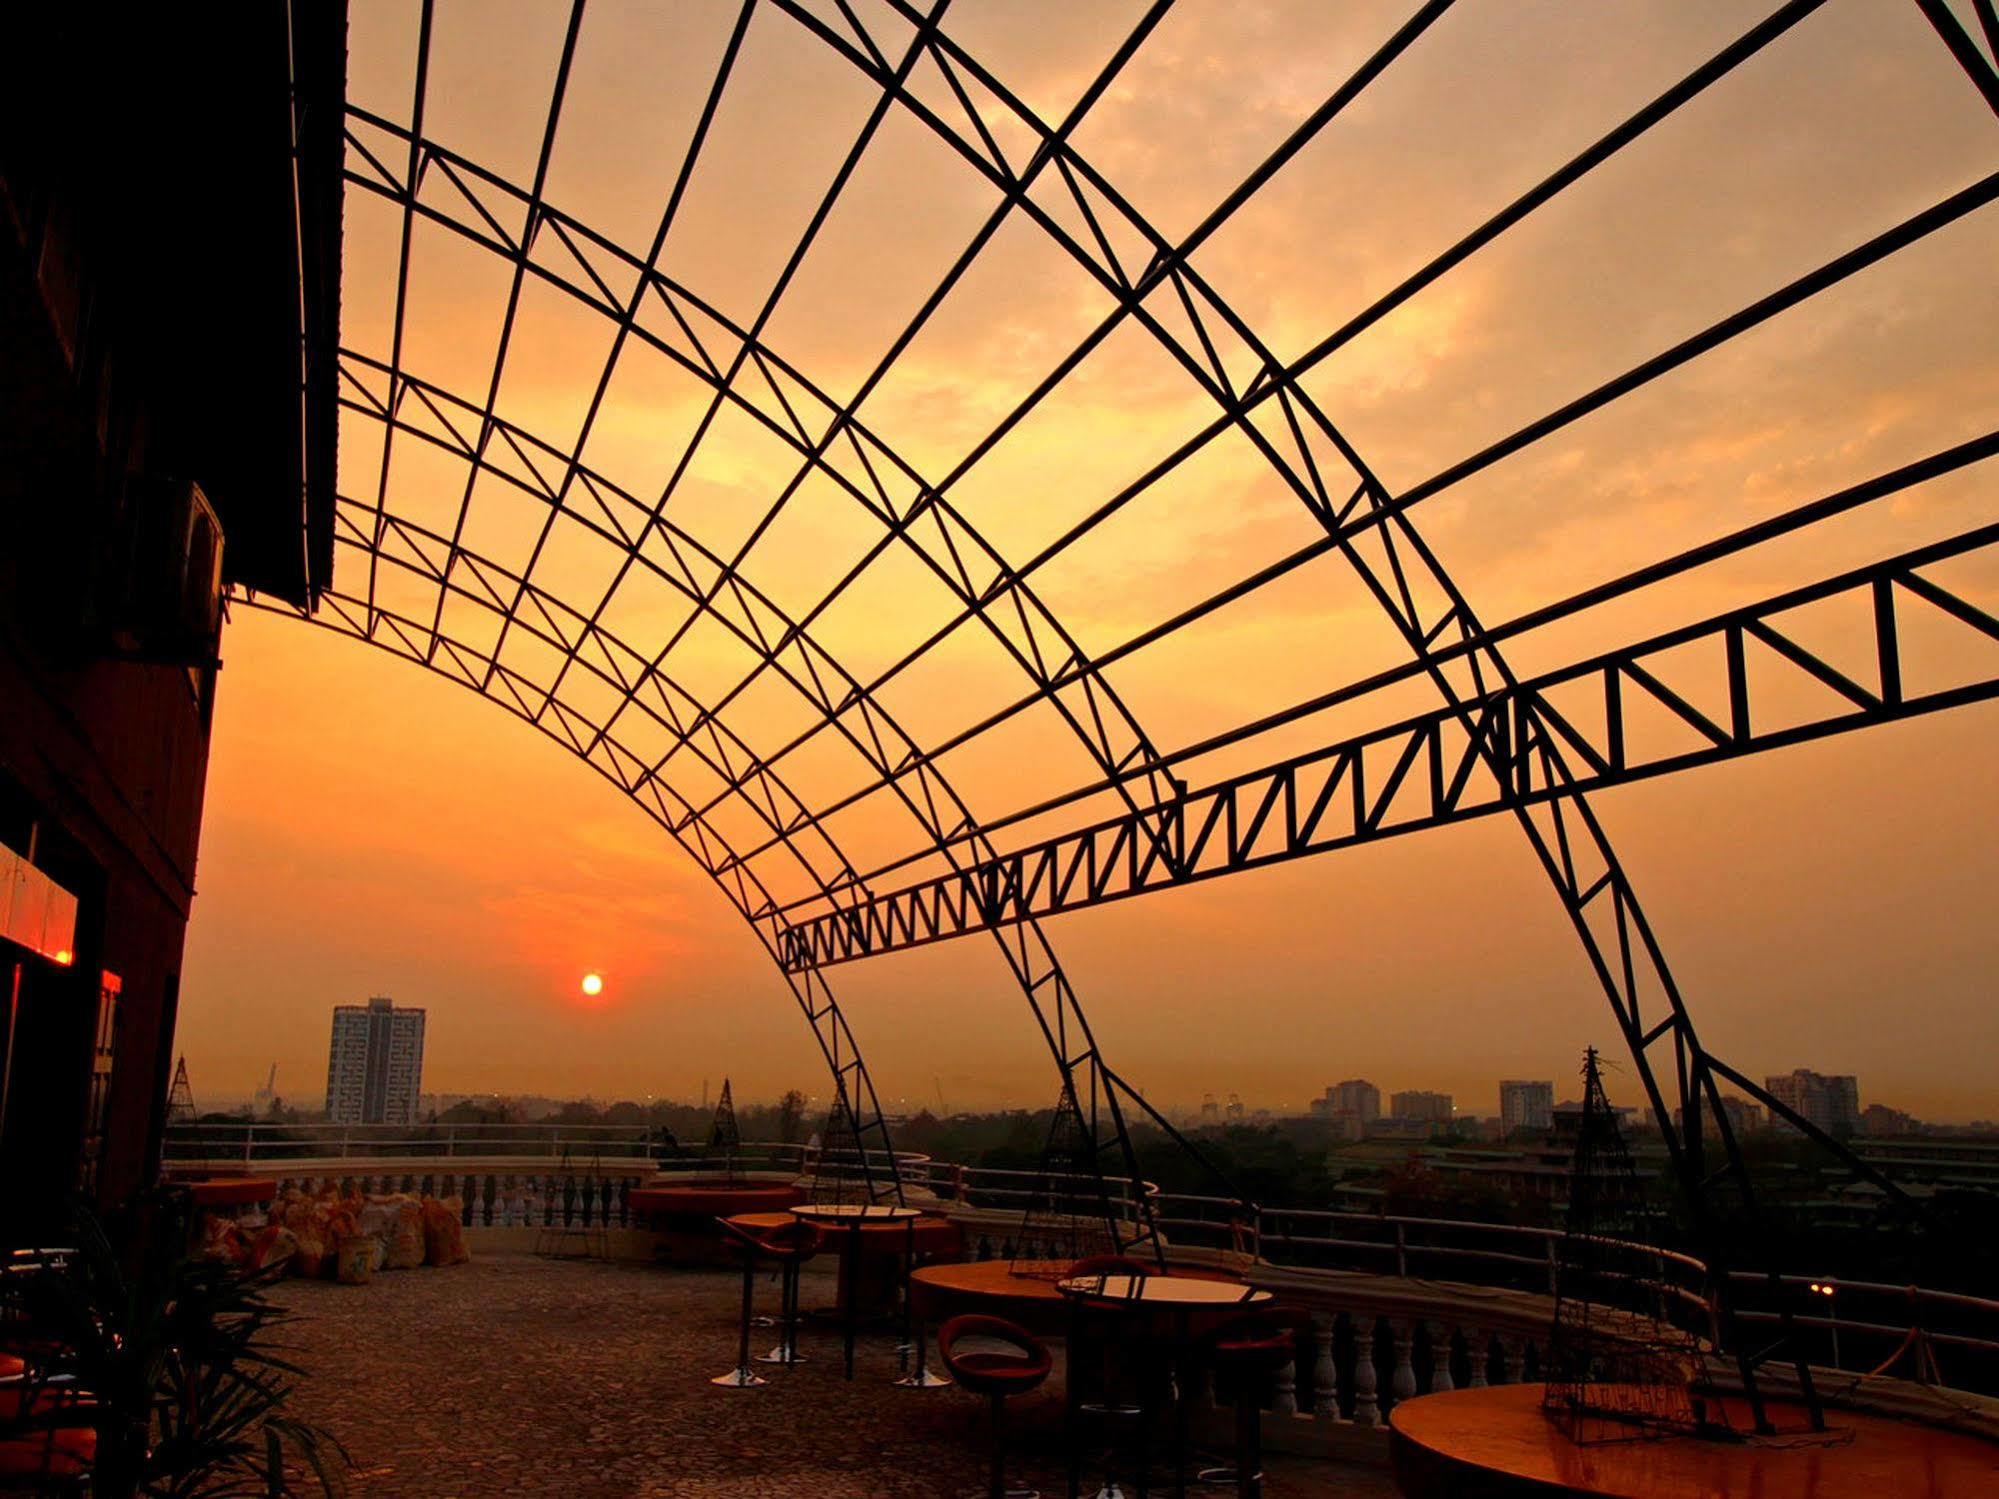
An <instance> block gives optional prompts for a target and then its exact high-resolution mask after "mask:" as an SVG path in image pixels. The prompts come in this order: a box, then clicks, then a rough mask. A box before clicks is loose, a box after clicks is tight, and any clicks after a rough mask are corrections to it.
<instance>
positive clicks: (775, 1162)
mask: <svg viewBox="0 0 1999 1499" xmlns="http://www.w3.org/2000/svg"><path fill="white" fill-rule="evenodd" d="M565 1152H566V1153H567V1161H566V1162H565V1163H563V1164H561V1165H558V1164H557V1162H558V1161H559V1160H561V1158H562V1157H563V1156H564V1154H565ZM848 1155H849V1156H851V1152H849V1153H848ZM167 1160H168V1162H169V1164H170V1165H180V1166H183V1167H202V1168H207V1169H210V1170H213V1169H217V1168H225V1167H251V1168H255V1169H258V1170H260V1171H262V1172H265V1173H268V1174H270V1175H272V1176H274V1177H276V1178H277V1179H278V1182H279V1187H280V1190H281V1191H282V1190H284V1189H288V1188H291V1187H299V1188H301V1189H303V1190H307V1191H310V1190H314V1189H316V1188H317V1187H318V1186H319V1185H320V1184H322V1183H325V1182H328V1181H332V1182H334V1183H336V1184H337V1185H338V1186H339V1187H340V1188H341V1189H342V1190H348V1189H352V1190H357V1191H362V1192H396V1191H402V1192H425V1193H429V1194H431V1195H434V1196H437V1197H440V1198H448V1197H456V1198H458V1199H459V1203H460V1217H461V1220H462V1221H463V1222H464V1223H465V1224H466V1225H468V1226H471V1227H493V1228H501V1227H542V1226H547V1225H552V1224H563V1223H573V1222H580V1223H583V1224H586V1225H591V1226H596V1225H603V1226H608V1227H632V1226H637V1219H636V1218H635V1217H634V1215H633V1214H632V1212H631V1210H630V1207H629V1202H628V1199H629V1195H630V1192H631V1190H632V1189H633V1188H634V1187H637V1186H640V1185H643V1184H644V1183H645V1182H647V1181H648V1180H651V1179H653V1178H654V1177H655V1176H656V1175H658V1174H660V1173H665V1174H668V1175H673V1174H679V1173H686V1174H689V1175H696V1174H712V1173H714V1172H716V1171H718V1170H721V1169H724V1168H730V1169H734V1170H736V1171H739V1172H744V1173H770V1174H776V1175H789V1176H794V1177H809V1176H811V1175H813V1174H814V1173H815V1172H818V1173H820V1174H825V1173H828V1172H830V1173H835V1174H837V1173H838V1172H839V1171H841V1170H843V1169H848V1168H849V1167H851V1165H852V1162H851V1161H850V1160H846V1159H844V1158H843V1157H842V1156H841V1154H840V1153H838V1152H823V1151H820V1150H818V1149H816V1148H815V1147H813V1146H810V1145H801V1144H795V1143H784V1142H776V1141H755V1142H746V1143H744V1144H742V1145H740V1146H738V1147H736V1148H735V1149H733V1150H732V1151H729V1152H720V1151H710V1150H707V1149H706V1148H704V1147H700V1146H679V1145H669V1144H668V1143H666V1142H665V1141H664V1140H662V1139H660V1138H658V1137H657V1136H656V1135H655V1133H654V1132H653V1131H651V1130H648V1129H647V1128H645V1127H644V1126H636V1125H632V1126H627V1125H568V1124H552V1123H551V1124H539V1125H518V1124H511V1125H462V1124H461V1125H424V1126H414V1127H410V1126H366V1125H360V1126H352V1125H350V1126H341V1125H264V1124H249V1123H244V1124H202V1125H182V1126H176V1127H175V1128H173V1129H171V1130H169V1132H168V1140H167ZM870 1164H871V1166H877V1167H878V1166H880V1165H882V1164H885V1162H882V1161H871V1163H870ZM896 1168H897V1171H898V1173H899V1175H900V1177H901V1180H902V1182H903V1185H904V1187H905V1189H906V1190H908V1191H911V1192H913V1193H915V1194H917V1195H918V1196H919V1198H920V1197H923V1196H928V1197H930V1198H932V1199H933V1200H934V1201H935V1202H936V1203H937V1205H938V1208H939V1210H941V1211H944V1212H948V1213H950V1214H951V1215H952V1216H954V1217H957V1218H959V1219H960V1221H961V1222H962V1223H963V1224H964V1226H965V1228H966V1231H967V1233H966V1239H967V1245H966V1247H967V1252H968V1254H970V1255H971V1256H972V1257H974V1258H982V1259H983V1258H1013V1257H1016V1256H1024V1257H1029V1258H1032V1257H1034V1256H1035V1255H1036V1254H1038V1253H1039V1252H1040V1251H1041V1250H1043V1249H1048V1250H1050V1252H1053V1251H1054V1249H1055V1246H1052V1245H1036V1244H1033V1243H1022V1242H1021V1233H1022V1229H1023V1227H1024V1223H1025V1219H1026V1210H1027V1208H1028V1206H1029V1204H1030V1203H1032V1202H1036V1201H1037V1200H1038V1201H1039V1205H1040V1206H1041V1207H1042V1208H1043V1209H1044V1210H1046V1209H1048V1208H1050V1207H1056V1206H1066V1207H1067V1208H1069V1209H1070V1210H1071V1211H1073V1212H1074V1213H1075V1214H1076V1215H1077V1216H1079V1217H1095V1216H1097V1215H1098V1214H1100V1213H1101V1211H1102V1206H1103V1203H1104V1202H1105V1201H1106V1199H1107V1200H1108V1202H1109V1204H1110V1207H1111V1211H1112V1212H1113V1213H1114V1214H1115V1215H1116V1216H1117V1217H1118V1218H1119V1219H1120V1220H1121V1221H1123V1222H1125V1223H1128V1224H1134V1225H1135V1224H1137V1223H1138V1222H1139V1221H1140V1211H1139V1209H1140V1205H1141V1203H1142V1202H1149V1204H1150V1206H1151V1209H1152V1215H1153V1221H1154V1222H1155V1223H1156V1224H1157V1226H1158V1227H1159V1229H1160V1231H1161V1233H1162V1234H1163V1235H1164V1236H1165V1238H1166V1240H1167V1242H1168V1245H1169V1248H1170V1252H1171V1253H1172V1254H1173V1255H1174V1256H1175V1257H1176V1258H1179V1259H1189V1260H1203V1259H1205V1260H1207V1261H1208V1262H1211V1263H1212V1262H1216V1261H1225V1262H1227V1263H1230V1264H1232V1265H1233V1266H1235V1267H1236V1268H1238V1269H1241V1270H1242V1271H1243V1272H1244V1273H1246V1274H1247V1275H1248V1276H1249V1278H1250V1279H1251V1280H1252V1281H1254V1282H1256V1283H1257V1284H1260V1285H1265V1286H1267V1287H1268V1288H1270V1289H1271V1290H1273V1291H1274V1292H1276V1293H1277V1294H1278V1295H1279V1296H1280V1297H1281V1299H1283V1300H1285V1301H1287V1302H1291V1303H1294V1304H1297V1305H1300V1306H1303V1307H1305V1308H1307V1309H1309V1311H1310V1313H1311V1317H1312V1324H1313V1327H1314V1329H1315V1332H1314V1338H1313V1346H1312V1348H1311V1349H1310V1350H1309V1351H1308V1350H1305V1349H1301V1350H1300V1353H1299V1357H1298V1361H1297V1364H1296V1366H1295V1367H1294V1368H1293V1369H1292V1370H1291V1371H1289V1375H1288V1378H1287V1380H1285V1381H1280V1383H1279V1387H1278V1390H1277V1393H1276V1395H1275V1397H1274V1402H1273V1404H1272V1407H1271V1408H1272V1409H1273V1410H1275V1411H1277V1412H1279V1413H1283V1414H1295V1415H1297V1416H1299V1417H1301V1418H1303V1419H1309V1420H1311V1421H1314V1422H1339V1423H1353V1424H1357V1425H1359V1426H1361V1427H1369V1426H1374V1425H1378V1424H1379V1423H1380V1421H1381V1419H1382V1417H1383V1415H1384V1414H1385V1412H1386V1411H1387V1410H1388V1409H1390V1408H1391V1407H1392V1406H1393V1404H1394V1402H1395V1401H1396V1400H1398V1399H1406V1398H1408V1397H1409V1396H1411V1395H1413V1394H1417V1393H1421V1392H1425V1391H1429V1390H1435V1389H1452V1388H1457V1387H1459V1386H1461V1385H1467V1384H1469V1385H1485V1384H1498V1383H1507V1382H1512V1381H1517V1380H1520V1379H1532V1378H1534V1377H1536V1373H1537V1371H1538V1368H1539V1360H1540V1347H1541V1340H1542V1337H1543V1334H1544V1333H1545V1329H1546V1327H1547V1325H1548V1321H1549V1316H1550V1304H1549V1298H1550V1297H1552V1295H1553V1294H1554V1290H1555V1284H1556V1281H1555V1277H1556V1271H1557V1260H1558V1249H1559V1246H1560V1243H1561V1239H1562V1235H1561V1232H1560V1231H1559V1230H1555V1229H1544V1228H1524V1227H1517V1226H1514V1225H1510V1224H1494V1223H1475V1222H1466V1221H1461V1220H1454V1219H1442V1218H1422V1217H1414V1216H1407V1215H1396V1214H1370V1213H1355V1212H1341V1211H1332V1210H1319V1209H1306V1208H1287V1207H1258V1206H1256V1205H1253V1204H1246V1203H1242V1202H1239V1201H1235V1200H1233V1199H1229V1198H1223V1197H1208V1196H1199V1195H1194V1194H1187V1193H1171V1192H1161V1191H1160V1190H1159V1189H1158V1187H1156V1186H1155V1185H1154V1184H1152V1183H1150V1182H1136V1183H1134V1182H1133V1181H1131V1180H1130V1179H1128V1178H1124V1177H1106V1178H1103V1179H1102V1184H1101V1187H1100V1186H1099V1184H1098V1182H1097V1180H1096V1179H1094V1178H1087V1177H1083V1176H1068V1177H1057V1178H1055V1179H1054V1181H1053V1183H1052V1191H1051V1183H1050V1181H1049V1179H1048V1178H1047V1177H1046V1176H1045V1175H1044V1174H1043V1173H1041V1172H1037V1171H1032V1170H1019V1169H1011V1168H998V1167H981V1166H964V1165H958V1164H955V1163H951V1162H946V1161H938V1160H933V1159H931V1158H930V1157H928V1156H924V1155H920V1154H915V1153H898V1154H897V1157H896ZM1601 1247H1602V1248H1604V1249H1605V1250H1606V1251H1608V1252H1609V1254H1610V1258H1611V1259H1612V1261H1613V1262H1614V1263H1616V1264H1618V1265H1621V1266H1622V1269H1621V1270H1620V1271H1618V1272H1616V1273H1617V1274H1620V1275H1621V1276H1622V1277H1623V1279H1624V1281H1625V1282H1626V1284H1628V1286H1629V1287H1631V1288H1632V1290H1633V1292H1634V1294H1643V1295H1646V1296H1648V1297H1650V1298H1652V1302H1651V1304H1653V1305H1657V1306H1661V1307H1663V1308H1665V1309H1666V1311H1667V1312H1668V1314H1669V1315H1671V1316H1672V1317H1673V1319H1674V1321H1675V1322H1676V1323H1677V1324H1678V1325H1681V1326H1683V1327H1684V1328H1686V1329H1687V1330H1688V1331H1691V1332H1693V1333H1695V1334H1696V1335H1697V1336H1699V1337H1700V1338H1702V1339H1704V1340H1706V1341H1707V1342H1708V1344H1709V1346H1710V1347H1712V1346H1714V1345H1715V1342H1716V1339H1715V1325H1714V1320H1713V1317H1714V1303H1713V1294H1712V1293H1713V1290H1714V1287H1713V1286H1712V1285H1711V1284H1710V1283H1709V1282H1710V1277H1709V1273H1708V1269H1707V1266H1706V1265H1705V1264H1703V1263H1702V1262H1701V1261H1700V1260H1698V1259H1696V1258H1694V1257H1692V1256H1690V1255H1685V1254H1679V1253H1676V1252H1674V1251H1671V1250H1665V1249H1659V1248H1656V1247H1654V1246H1651V1245H1645V1244H1636V1243H1622V1242H1620V1241H1613V1240H1605V1241H1601ZM1730 1282H1731V1284H1730V1289H1731V1292H1732V1294H1733V1297H1734V1313H1735V1316H1736V1317H1737V1318H1738V1319H1740V1321H1741V1322H1742V1323H1743V1324H1745V1325H1746V1326H1748V1327H1750V1328H1756V1327H1762V1326H1774V1325H1775V1324H1777V1323H1779V1322H1780V1321H1781V1320H1782V1319H1783V1317H1784V1316H1785V1314H1786V1313H1787V1312H1788V1314H1789V1316H1790V1318H1791V1320H1792V1322H1793V1324H1794V1325H1795V1326H1797V1327H1799V1328H1801V1329H1803V1330H1804V1332H1805V1334H1806V1336H1807V1337H1808V1338H1812V1339H1817V1340H1818V1341H1817V1342H1816V1343H1815V1344H1812V1345H1810V1346H1811V1356H1812V1358H1813V1360H1814V1362H1816V1363H1819V1364H1821V1365H1822V1366H1823V1367H1826V1368H1830V1369H1833V1370H1839V1371H1845V1372H1847V1373H1850V1374H1854V1375H1865V1374H1867V1373H1869V1372H1885V1373H1895V1374H1901V1375H1906V1376H1908V1377H1911V1378H1914V1379H1917V1380H1920V1381H1924V1382H1927V1383H1930V1384H1937V1385H1948V1386H1950V1387H1952V1388H1954V1389H1956V1390H1959V1391H1999V1301H1992V1300H1986V1299H1984V1298H1980V1297H1976V1296H1967V1295H1961V1294H1957V1293H1952V1292H1943V1291H1933V1290H1928V1289H1924V1288H1921V1287H1910V1286H1893V1285H1883V1284H1877V1283H1872V1282H1862V1281H1843V1280H1837V1279H1834V1278H1831V1277H1812V1276H1808V1275H1780V1276H1774V1277H1773V1276H1769V1275H1764V1274H1760V1273H1754V1272H1737V1273H1735V1274H1734V1275H1732V1276H1731V1277H1730Z"/></svg>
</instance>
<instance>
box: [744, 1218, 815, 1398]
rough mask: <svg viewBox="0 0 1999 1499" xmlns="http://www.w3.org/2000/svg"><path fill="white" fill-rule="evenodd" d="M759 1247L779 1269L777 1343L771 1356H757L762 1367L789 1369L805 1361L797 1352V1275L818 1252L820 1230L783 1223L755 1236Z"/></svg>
mask: <svg viewBox="0 0 1999 1499" xmlns="http://www.w3.org/2000/svg"><path fill="white" fill-rule="evenodd" d="M756 1239H757V1247H758V1249H759V1250H760V1251H761V1252H762V1253H763V1255H764V1257H765V1258H766V1259H771V1260H775V1261H776V1262H777V1268H778V1307H779V1311H778V1320H777V1325H778V1328H779V1331H778V1342H777V1347H775V1348H773V1349H771V1351H770V1352H769V1353H760V1354H758V1355H757V1362H758V1363H760V1364H782V1365H784V1367H785V1368H787V1369H789V1368H790V1367H791V1366H792V1365H794V1364H802V1363H804V1362H805V1355H804V1354H802V1353H800V1352H799V1351H798V1272H799V1270H800V1269H801V1268H802V1267H803V1266H804V1264H805V1262H806V1261H807V1260H809V1259H811V1258H812V1256H813V1255H815V1254H817V1253H818V1252H819V1230H818V1229H816V1228H814V1227H813V1226H812V1225H811V1224H809V1223H807V1222H805V1221H804V1220H803V1219H799V1218H794V1219H792V1220H791V1221H790V1222H789V1223H780V1224H779V1225H778V1226H777V1227H775V1228H772V1229H767V1230H766V1231H765V1232H764V1233H762V1234H761V1235H757V1236H756Z"/></svg>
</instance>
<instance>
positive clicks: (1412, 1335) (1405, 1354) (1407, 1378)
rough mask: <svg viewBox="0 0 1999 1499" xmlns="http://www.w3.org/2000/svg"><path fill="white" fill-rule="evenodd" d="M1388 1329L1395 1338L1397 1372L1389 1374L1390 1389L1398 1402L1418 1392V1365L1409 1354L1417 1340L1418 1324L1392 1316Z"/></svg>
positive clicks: (1410, 1397)
mask: <svg viewBox="0 0 1999 1499" xmlns="http://www.w3.org/2000/svg"><path fill="white" fill-rule="evenodd" d="M1388 1331H1389V1335H1390V1336H1391V1337H1393V1338H1394V1339H1395V1372H1394V1373H1392V1374H1390V1375H1389V1376H1388V1390H1389V1393H1390V1394H1392V1395H1393V1396H1394V1397H1395V1398H1396V1400H1397V1401H1398V1402H1400V1401H1404V1400H1409V1399H1412V1398H1413V1397H1414V1396H1415V1394H1416V1365H1415V1362H1414V1361H1413V1360H1412V1359H1411V1358H1410V1356H1409V1355H1410V1351H1411V1349H1412V1347H1413V1346H1414V1344H1415V1341H1416V1324H1415V1323H1413V1322H1402V1323H1398V1322H1396V1321H1395V1320H1394V1319H1393V1318H1391V1319H1390V1320H1389V1323H1388Z"/></svg>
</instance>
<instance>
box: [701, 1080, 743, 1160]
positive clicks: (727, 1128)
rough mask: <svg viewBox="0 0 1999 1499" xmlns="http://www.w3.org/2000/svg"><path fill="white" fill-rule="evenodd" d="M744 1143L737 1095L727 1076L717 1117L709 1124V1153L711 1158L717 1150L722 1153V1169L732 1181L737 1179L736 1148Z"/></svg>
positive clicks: (716, 1108) (716, 1106)
mask: <svg viewBox="0 0 1999 1499" xmlns="http://www.w3.org/2000/svg"><path fill="white" fill-rule="evenodd" d="M742 1143H743V1135H742V1131H741V1130H740V1129H738V1128H737V1127H736V1101H735V1097H734V1095H733V1094H732V1093H731V1092H730V1089H729V1080H728V1079H727V1078H726V1077H725V1078H723V1079H722V1097H721V1100H720V1101H719V1102H718V1103H717V1104H716V1105H715V1118H714V1120H713V1121H712V1122H711V1123H710V1124H709V1126H708V1153H709V1157H710V1159H711V1160H712V1159H713V1157H714V1155H715V1153H716V1152H718V1151H719V1152H720V1153H721V1156H722V1170H723V1171H724V1173H726V1175H727V1176H728V1178H729V1180H730V1181H734V1180H735V1179H736V1148H737V1147H738V1146H740V1145H741V1144H742Z"/></svg>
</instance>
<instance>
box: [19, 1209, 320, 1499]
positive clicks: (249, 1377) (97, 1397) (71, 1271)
mask: <svg viewBox="0 0 1999 1499" xmlns="http://www.w3.org/2000/svg"><path fill="white" fill-rule="evenodd" d="M191 1216H192V1206H191V1203H190V1202H189V1200H188V1198H187V1195H186V1193H185V1192H174V1191H171V1190H162V1191H160V1192H156V1193H152V1194H147V1195H146V1196H145V1197H144V1198H143V1199H141V1200H138V1201H135V1202H134V1203H132V1204H129V1205H127V1206H126V1207H125V1208H123V1209H121V1210H119V1211H118V1212H116V1213H114V1214H112V1215H109V1216H107V1217H106V1218H102V1219H100V1218H99V1217H98V1216H97V1215H96V1214H94V1213H93V1212H91V1211H90V1210H89V1209H87V1208H85V1209H79V1210H78V1212H77V1214H76V1228H75V1236H74V1244H75V1253H74V1254H73V1255H72V1256H70V1257H69V1258H68V1260H67V1263H65V1264H64V1265H62V1266H61V1267H60V1268H58V1269H53V1270H50V1271H48V1272H46V1273H43V1274H39V1275H36V1276H33V1277H32V1278H30V1279H29V1281H28V1283H27V1286H26V1288H25V1289H24V1291H23V1294H22V1299H23V1303H24V1305H23V1310H24V1311H25V1313H26V1315H27V1317H28V1318H29V1320H30V1321H31V1322H32V1323H33V1324H35V1325H37V1327H38V1328H39V1329H40V1331H41V1333H42V1335H43V1336H44V1337H46V1338H47V1339H48V1341H49V1342H50V1343H51V1344H53V1345H56V1346H59V1347H60V1348H61V1349H62V1350H63V1352H62V1355H61V1359H60V1362H61V1366H62V1368H63V1370H64V1372H65V1373H68V1374H71V1375H73V1376H74V1378H75V1384H76V1387H77V1388H78V1389H80V1390H83V1391H87V1392H88V1394H89V1398H90V1407H89V1409H90V1411H91V1415H92V1424H93V1425H94V1426H95V1428H96V1431H97V1456H96V1462H95V1466H94V1472H93V1474H92V1480H91V1487H92V1493H93V1494H99V1495H107V1496H111V1499H130V1496H138V1495H145V1496H149V1499H150V1496H159V1499H195V1496H215V1499H221V1496H227V1495H260V1494H261V1495H292V1494H298V1493H302V1492H309V1491H317V1492H319V1493H320V1494H322V1495H327V1496H331V1495H334V1494H336V1493H338V1492H339V1491H340V1488H341V1483H340V1480H341V1477H342V1475H343V1473H344V1471H345V1470H346V1469H347V1468H348V1467H350V1466H351V1463H350V1461H349V1459H348V1456H347V1452H346V1449H345V1448H343V1447H342V1446H341V1445H340V1443H339V1442H338V1440H336V1439H335V1438H334V1437H332V1436H331V1435H329V1434H328V1433H326V1432H325V1431H323V1430H321V1429H319V1428H318V1427H316V1426H313V1425H311V1424H309V1423H307V1422H303V1421H299V1420H296V1419H293V1418H291V1417H289V1416H287V1415H286V1414H285V1413H284V1407H285V1403H286V1401H287V1400H288V1399H289V1397H290V1396H291V1393H292V1391H293V1389H294V1388H295V1386H296V1381H297V1380H298V1378H299V1377H301V1375H302V1372H303V1371H301V1370H300V1369H299V1368H298V1367H297V1366H296V1365H295V1364H293V1363H291V1362H290V1361H289V1360H287V1359H286V1358H285V1357H284V1350H283V1348H282V1347H281V1345H280V1344H279V1343H278V1342H276V1341H275V1340H274V1338H273V1334H274V1333H275V1332H276V1331H277V1330H278V1329H279V1328H280V1327H281V1326H282V1325H283V1323H284V1322H285V1321H287V1320H288V1319H289V1317H290V1315H291V1314H290V1313H288V1312H287V1311H285V1309H284V1308H282V1307H280V1306H278V1305H277V1304H276V1303H275V1302H273V1301H271V1300H270V1299H269V1298H268V1296H267V1295H266V1294H265V1292H266V1291H267V1290H268V1287H269V1278H268V1277H267V1276H265V1275H263V1274H254V1273H246V1272H245V1271H243V1270H241V1269H239V1268H237V1267H235V1266H231V1265H226V1264H220V1263H216V1262H213V1261H207V1260H199V1259H195V1258H193V1257H192V1256H191V1255H190V1254H189V1253H188V1247H187V1246H188V1226H189V1223H190V1221H191Z"/></svg>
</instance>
